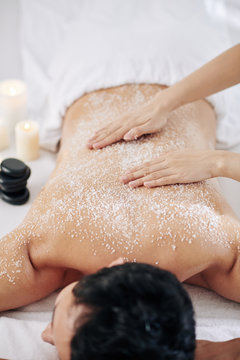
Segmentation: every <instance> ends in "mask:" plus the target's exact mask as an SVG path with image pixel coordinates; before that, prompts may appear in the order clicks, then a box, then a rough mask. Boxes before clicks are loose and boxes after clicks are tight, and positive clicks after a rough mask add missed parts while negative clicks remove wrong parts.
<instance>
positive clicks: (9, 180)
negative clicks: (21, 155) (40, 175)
mask: <svg viewBox="0 0 240 360" xmlns="http://www.w3.org/2000/svg"><path fill="white" fill-rule="evenodd" d="M30 174H31V170H30V168H29V167H28V166H27V165H26V164H24V162H22V161H20V160H18V159H13V158H9V159H5V160H3V161H2V163H1V165H0V195H1V198H2V200H4V201H6V202H7V203H9V204H12V205H23V204H25V203H26V202H27V201H28V199H29V190H28V189H27V180H28V178H29V176H30Z"/></svg>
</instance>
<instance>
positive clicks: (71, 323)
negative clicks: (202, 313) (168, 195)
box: [43, 263, 195, 360]
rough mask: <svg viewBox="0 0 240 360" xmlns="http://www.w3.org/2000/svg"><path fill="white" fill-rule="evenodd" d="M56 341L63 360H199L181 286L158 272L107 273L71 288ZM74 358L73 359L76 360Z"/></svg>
mask: <svg viewBox="0 0 240 360" xmlns="http://www.w3.org/2000/svg"><path fill="white" fill-rule="evenodd" d="M55 308H56V309H55V315H54V319H53V324H52V325H51V326H50V328H49V329H48V330H51V336H50V335H49V337H48V334H47V331H46V332H45V334H44V335H43V338H44V339H45V340H47V341H48V340H50V342H52V343H54V344H55V345H56V347H57V350H58V353H59V355H60V358H61V359H62V360H65V359H71V360H79V359H81V360H95V359H96V360H110V359H111V360H112V359H114V360H120V359H121V360H125V359H126V360H136V359H138V360H143V359H144V360H145V359H147V358H148V359H151V360H155V359H156V360H170V359H171V360H183V359H184V360H193V359H194V349H195V323H194V314H193V307H192V304H191V301H190V299H189V297H188V295H187V293H186V291H185V290H184V289H183V287H182V285H181V284H180V282H179V281H178V280H177V279H176V277H175V276H174V275H172V274H171V273H169V272H168V271H165V270H161V269H159V268H157V267H154V266H151V265H147V264H140V263H126V264H124V265H118V266H114V267H111V268H104V269H102V270H100V271H98V272H97V273H95V274H93V275H89V276H86V277H84V278H83V279H82V280H81V281H79V282H78V283H74V284H71V285H69V286H68V287H67V288H65V289H64V290H63V291H62V292H61V293H60V294H59V297H58V298H57V300H56V305H55ZM70 354H71V355H70Z"/></svg>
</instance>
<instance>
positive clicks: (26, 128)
mask: <svg viewBox="0 0 240 360" xmlns="http://www.w3.org/2000/svg"><path fill="white" fill-rule="evenodd" d="M23 128H24V130H26V131H28V130H30V128H31V125H30V124H29V122H25V123H24V125H23Z"/></svg>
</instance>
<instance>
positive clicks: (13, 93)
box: [8, 86, 17, 96]
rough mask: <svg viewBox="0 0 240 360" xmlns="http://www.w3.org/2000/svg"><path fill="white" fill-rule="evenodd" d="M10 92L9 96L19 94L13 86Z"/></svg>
mask: <svg viewBox="0 0 240 360" xmlns="http://www.w3.org/2000/svg"><path fill="white" fill-rule="evenodd" d="M8 90H9V94H10V95H11V96H14V95H16V94H17V90H16V88H15V87H13V86H10V87H9V89H8Z"/></svg>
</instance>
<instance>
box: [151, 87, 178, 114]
mask: <svg viewBox="0 0 240 360" xmlns="http://www.w3.org/2000/svg"><path fill="white" fill-rule="evenodd" d="M155 100H156V104H157V107H158V110H159V111H165V112H171V111H173V110H175V109H177V108H178V107H179V106H181V104H182V103H181V98H180V96H179V95H178V91H177V89H175V88H173V87H168V88H166V89H164V90H161V91H160V92H159V93H158V94H157V96H156V99H155Z"/></svg>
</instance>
